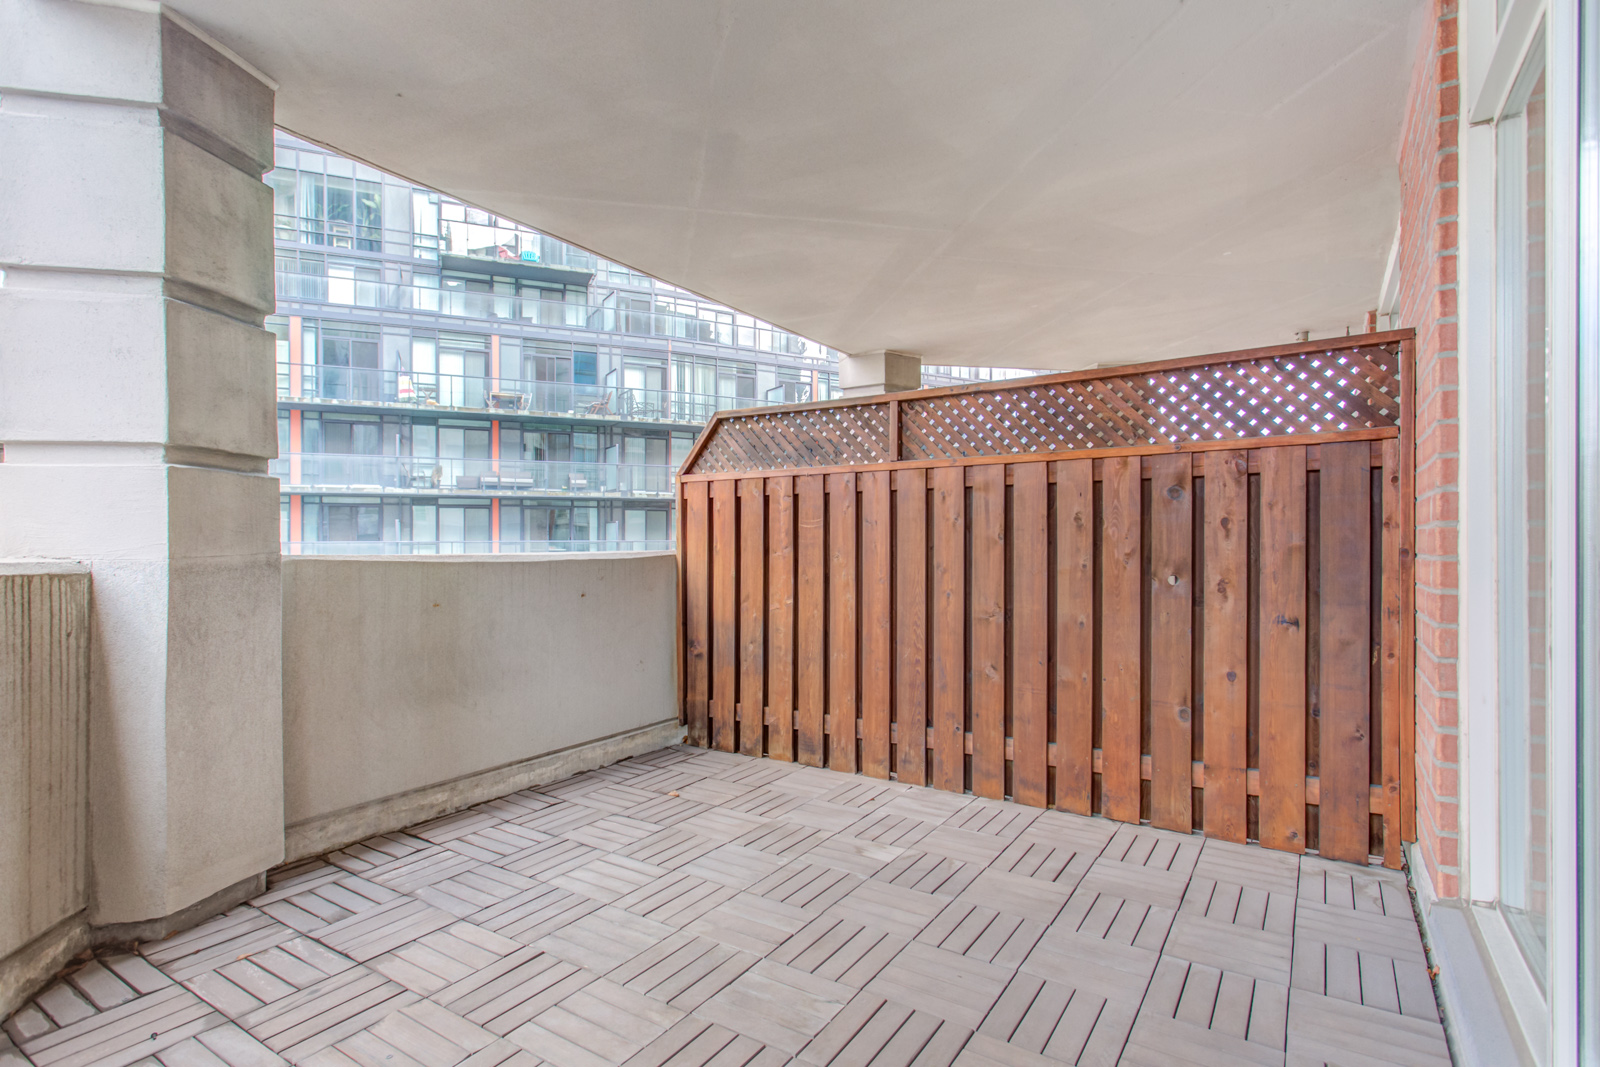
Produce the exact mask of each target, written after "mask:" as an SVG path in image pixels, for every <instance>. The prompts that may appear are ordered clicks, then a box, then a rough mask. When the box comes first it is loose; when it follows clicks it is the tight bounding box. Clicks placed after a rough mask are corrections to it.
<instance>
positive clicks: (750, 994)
mask: <svg viewBox="0 0 1600 1067" xmlns="http://www.w3.org/2000/svg"><path fill="white" fill-rule="evenodd" d="M854 994H855V990H854V989H851V988H850V987H849V986H847V985H844V984H842V983H840V982H831V981H829V980H828V979H826V978H819V977H817V976H816V975H811V974H807V973H805V972H804V971H801V970H797V969H795V968H793V967H786V966H784V965H783V964H781V963H775V962H773V961H772V960H761V961H759V962H758V963H756V964H755V965H754V966H753V967H751V968H750V969H749V970H748V971H746V972H744V974H741V975H740V976H739V977H738V978H737V979H735V980H734V981H733V982H732V983H730V984H729V985H728V986H727V987H726V988H725V989H723V990H722V991H721V992H720V993H718V994H717V995H716V996H714V997H712V998H711V999H710V1000H708V1001H706V1002H705V1003H704V1004H702V1005H700V1007H699V1009H698V1010H696V1012H695V1014H696V1015H699V1016H700V1017H701V1018H703V1019H709V1020H711V1021H712V1022H715V1023H721V1024H722V1025H723V1026H726V1027H727V1028H728V1029H730V1030H735V1031H737V1032H738V1033H741V1034H745V1035H747V1036H749V1037H753V1038H755V1039H756V1040H757V1041H760V1042H762V1043H763V1044H766V1045H771V1046H773V1047H775V1048H779V1049H782V1050H783V1051H785V1052H788V1053H791V1054H793V1053H796V1052H799V1051H800V1050H801V1049H802V1048H804V1047H805V1046H806V1043H807V1042H809V1041H810V1040H811V1039H812V1038H813V1037H814V1036H816V1034H817V1032H818V1031H820V1030H821V1029H822V1028H823V1027H824V1026H826V1025H827V1024H828V1021H829V1020H830V1019H832V1018H833V1017H834V1016H835V1015H837V1014H838V1013H839V1009H841V1008H843V1007H844V1005H845V1003H846V1002H847V1001H848V1000H849V999H850V997H852V996H853V995H854Z"/></svg>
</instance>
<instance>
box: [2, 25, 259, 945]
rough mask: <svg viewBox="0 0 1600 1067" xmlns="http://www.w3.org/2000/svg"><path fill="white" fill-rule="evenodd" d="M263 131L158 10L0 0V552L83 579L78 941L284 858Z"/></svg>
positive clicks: (218, 60)
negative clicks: (86, 661) (89, 579)
mask: <svg viewBox="0 0 1600 1067" xmlns="http://www.w3.org/2000/svg"><path fill="white" fill-rule="evenodd" d="M272 118H273V97H272V90H271V87H270V86H268V85H267V84H266V83H264V82H263V81H262V80H261V79H260V78H258V77H257V76H256V75H255V74H254V73H252V72H250V71H248V70H246V69H245V68H243V67H241V66H240V65H239V64H238V63H236V62H234V60H233V59H232V58H231V57H230V56H229V55H227V54H225V53H224V52H223V51H219V50H218V49H217V48H215V47H213V45H212V44H211V43H209V42H207V41H205V40H203V39H202V38H201V37H199V36H197V35H195V34H194V33H191V32H190V31H189V30H187V29H185V28H184V27H183V26H181V25H179V24H177V23H175V22H174V21H173V20H172V19H170V18H167V17H164V15H163V14H162V13H161V11H159V10H157V9H156V8H155V6H154V5H150V7H149V8H148V9H146V10H132V9H130V8H128V7H116V6H110V5H91V4H75V3H61V2H55V0H0V158H3V159H5V160H6V161H7V162H6V165H5V166H0V271H3V272H4V283H3V285H0V441H3V442H5V462H4V463H0V515H3V516H4V517H5V518H4V521H0V557H15V558H21V559H33V560H51V559H70V560H81V561H84V562H86V563H87V564H88V566H89V568H90V570H91V572H92V574H93V580H94V599H93V608H92V610H93V627H92V628H93V638H92V645H91V660H92V678H91V685H90V697H89V716H90V724H89V725H90V729H89V737H90V752H89V762H90V768H91V771H90V774H89V785H88V789H89V797H88V801H89V804H90V807H91V809H92V811H93V819H92V820H91V822H90V831H89V835H90V839H89V851H90V863H91V866H92V868H93V870H94V873H95V882H94V892H93V895H92V898H91V899H90V901H89V904H88V907H89V915H88V920H89V922H90V923H91V924H93V925H97V926H103V925H108V924H109V925H119V924H127V923H135V924H141V923H148V922H150V921H152V920H156V921H159V920H162V919H163V918H164V917H168V916H173V915H175V914H178V913H183V912H185V909H188V908H190V907H192V906H193V905H194V904H196V903H197V902H200V901H205V900H208V899H212V898H213V897H215V896H216V895H217V894H218V893H224V891H225V890H227V889H228V888H229V887H230V886H234V885H236V884H238V883H239V882H241V881H243V880H248V879H251V878H254V877H256V876H259V875H260V874H261V873H262V872H263V871H264V870H266V869H267V868H269V867H271V866H273V865H274V864H275V863H277V862H278V861H279V860H280V859H281V858H282V854H283V853H282V848H283V804H282V766H283V758H282V740H283V725H282V697H281V693H280V686H281V684H282V677H283V671H282V661H281V658H280V653H279V643H280V638H281V622H280V619H279V590H280V576H279V563H278V561H279V549H278V543H277V529H276V528H277V508H278V503H277V501H278V486H277V482H276V480H275V479H272V478H269V477H267V475H266V467H267V462H268V460H269V459H270V458H271V457H272V456H274V455H275V454H276V451H277V438H276V430H275V414H274V411H275V403H276V397H275V389H274V373H275V372H274V369H273V355H272V352H273V349H272V339H271V336H270V335H269V334H267V333H266V332H265V331H264V330H263V329H262V316H264V315H266V314H269V313H271V311H272V309H273V307H274V299H273V284H272V267H273V263H272V238H271V217H272V197H271V191H270V190H269V189H268V188H267V187H266V186H265V185H263V184H262V182H261V180H260V178H261V174H262V172H263V171H264V170H265V169H266V168H268V167H270V166H271V165H272V162H271V145H272ZM224 895H226V894H225V893H224ZM140 928H141V929H143V928H144V927H140Z"/></svg>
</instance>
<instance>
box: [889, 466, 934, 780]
mask: <svg viewBox="0 0 1600 1067" xmlns="http://www.w3.org/2000/svg"><path fill="white" fill-rule="evenodd" d="M894 489H895V492H894V538H895V558H894V596H895V607H894V657H895V662H894V717H895V737H896V738H897V740H896V742H895V774H896V777H897V778H898V780H899V781H902V782H906V783H908V784H910V785H926V784H927V775H928V772H927V767H928V479H927V472H926V471H922V470H901V471H895V472H894Z"/></svg>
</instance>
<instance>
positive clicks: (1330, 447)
mask: <svg viewBox="0 0 1600 1067" xmlns="http://www.w3.org/2000/svg"><path fill="white" fill-rule="evenodd" d="M1371 456H1372V446H1371V445H1369V444H1367V443H1366V442H1365V441H1355V442H1347V443H1341V444H1325V445H1323V446H1322V512H1321V514H1322V522H1321V527H1322V529H1321V538H1320V540H1321V546H1322V550H1321V557H1322V559H1321V568H1322V573H1323V575H1324V576H1325V580H1324V581H1323V583H1322V605H1321V613H1320V616H1321V624H1322V625H1321V631H1322V684H1321V685H1320V686H1319V687H1318V695H1319V697H1320V702H1321V710H1322V720H1321V725H1322V764H1321V768H1320V771H1319V775H1318V777H1319V779H1320V782H1319V785H1320V789H1321V800H1320V806H1319V811H1318V814H1319V823H1318V835H1319V836H1318V841H1317V851H1318V852H1319V853H1320V854H1321V855H1323V856H1324V857H1327V858H1329V859H1336V860H1348V861H1350V862H1352V863H1365V862H1367V853H1368V847H1369V843H1370V834H1369V820H1368V814H1369V811H1370V806H1371V799H1370V798H1371V788H1370V783H1371V780H1372V763H1371V760H1372V747H1371V746H1372V733H1371V718H1370V712H1371V708H1370V704H1371V693H1372V690H1371V675H1370V673H1369V672H1370V670H1371V664H1372V647H1371V645H1372V614H1371V612H1372V604H1371V586H1370V584H1369V582H1368V575H1369V574H1370V573H1371V565H1372V561H1371V547H1372V540H1371V529H1372V528H1371V525H1370V518H1371V515H1372V482H1371V477H1370V475H1369V473H1368V471H1369V469H1370V468H1369V464H1370V462H1371Z"/></svg>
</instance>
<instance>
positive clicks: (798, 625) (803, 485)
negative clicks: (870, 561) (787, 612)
mask: <svg viewBox="0 0 1600 1067" xmlns="http://www.w3.org/2000/svg"><path fill="white" fill-rule="evenodd" d="M822 478H823V476H822V475H820V474H802V475H799V476H798V477H796V478H795V480H794V490H795V498H796V503H795V526H796V549H795V586H794V588H795V719H796V721H795V728H796V732H797V733H798V735H799V739H798V747H799V751H798V752H796V753H795V756H796V758H797V759H798V760H799V761H800V762H801V763H804V764H805V765H806V766H808V767H820V766H822V764H823V760H824V759H825V758H826V749H825V747H824V746H825V743H826V742H825V739H824V735H823V729H822V711H823V707H824V704H825V701H826V699H827V694H826V693H825V692H824V691H823V687H824V685H825V684H826V678H827V672H826V669H825V667H826V662H825V660H824V657H825V656H826V655H827V639H826V632H827V620H826V619H825V618H824V617H823V596H824V592H825V589H826V585H825V583H826V582H827V579H828V563H827V559H826V558H825V555H824V553H825V551H826V547H825V542H826V531H825V528H824V526H823V523H824V521H825V515H826V503H825V499H826V498H825V494H824V492H823V484H822Z"/></svg>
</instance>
